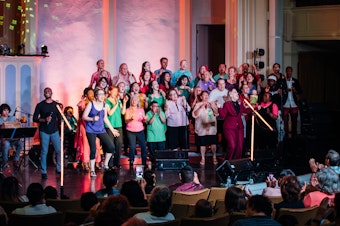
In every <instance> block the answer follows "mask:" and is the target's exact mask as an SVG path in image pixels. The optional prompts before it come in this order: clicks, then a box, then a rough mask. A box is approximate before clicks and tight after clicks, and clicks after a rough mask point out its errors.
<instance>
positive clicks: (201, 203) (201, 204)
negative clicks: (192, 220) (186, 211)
mask: <svg viewBox="0 0 340 226" xmlns="http://www.w3.org/2000/svg"><path fill="white" fill-rule="evenodd" d="M212 216H214V208H213V207H212V206H211V203H210V202H209V201H208V200H205V199H200V200H198V201H197V202H196V204H195V214H194V217H198V218H206V217H212Z"/></svg>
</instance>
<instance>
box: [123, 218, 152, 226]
mask: <svg viewBox="0 0 340 226" xmlns="http://www.w3.org/2000/svg"><path fill="white" fill-rule="evenodd" d="M147 225H148V224H147V223H146V222H145V220H142V219H138V218H135V217H130V218H129V219H128V220H127V221H125V223H124V224H122V226H147Z"/></svg>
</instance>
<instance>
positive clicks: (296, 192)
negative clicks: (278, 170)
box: [280, 175, 302, 202]
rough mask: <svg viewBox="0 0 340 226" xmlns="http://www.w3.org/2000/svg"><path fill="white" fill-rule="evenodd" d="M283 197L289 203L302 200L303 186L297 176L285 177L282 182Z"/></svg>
mask: <svg viewBox="0 0 340 226" xmlns="http://www.w3.org/2000/svg"><path fill="white" fill-rule="evenodd" d="M280 186H281V195H282V198H283V200H285V201H287V202H293V201H297V200H298V199H299V198H300V192H301V188H302V186H301V184H300V182H299V179H298V178H297V177H296V176H291V175H288V176H285V177H283V179H282V181H281V185H280Z"/></svg>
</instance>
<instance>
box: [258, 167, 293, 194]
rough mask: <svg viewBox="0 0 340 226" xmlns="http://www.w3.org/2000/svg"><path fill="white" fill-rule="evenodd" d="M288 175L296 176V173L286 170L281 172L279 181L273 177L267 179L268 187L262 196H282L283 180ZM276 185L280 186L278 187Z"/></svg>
mask: <svg viewBox="0 0 340 226" xmlns="http://www.w3.org/2000/svg"><path fill="white" fill-rule="evenodd" d="M287 175H292V176H295V173H294V172H293V171H292V170H290V169H284V170H282V171H281V173H280V177H279V179H278V180H276V178H275V177H273V178H272V179H271V178H269V177H267V178H266V184H267V187H266V188H265V189H263V191H262V195H263V196H267V197H268V196H281V189H280V186H281V181H282V178H283V177H284V176H287ZM276 183H277V185H278V186H277V185H276Z"/></svg>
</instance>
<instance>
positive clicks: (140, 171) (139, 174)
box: [136, 165, 144, 180]
mask: <svg viewBox="0 0 340 226" xmlns="http://www.w3.org/2000/svg"><path fill="white" fill-rule="evenodd" d="M143 173H144V165H136V180H142V179H143Z"/></svg>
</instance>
